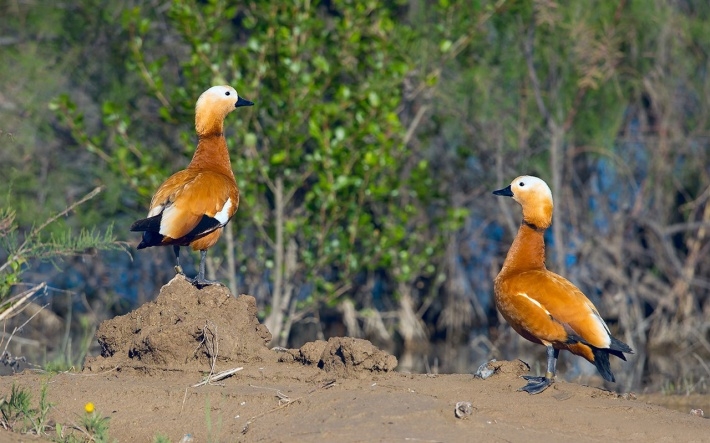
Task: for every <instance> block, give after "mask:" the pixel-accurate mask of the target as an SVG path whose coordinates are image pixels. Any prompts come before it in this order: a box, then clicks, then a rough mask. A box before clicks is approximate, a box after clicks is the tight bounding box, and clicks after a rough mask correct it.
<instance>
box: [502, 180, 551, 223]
mask: <svg viewBox="0 0 710 443" xmlns="http://www.w3.org/2000/svg"><path fill="white" fill-rule="evenodd" d="M493 194H495V195H501V196H504V197H513V200H515V201H516V202H518V203H520V206H522V207H523V220H524V221H525V222H526V223H528V224H531V225H533V226H535V227H537V228H541V229H546V228H548V227H549V226H550V225H551V224H552V210H553V203H552V191H550V187H549V186H547V183H545V181H544V180H542V179H540V178H537V177H533V176H531V175H521V176H520V177H517V178H516V179H515V180H513V181H512V182H511V183H510V185H509V186H507V187H505V188H503V189H499V190H497V191H493Z"/></svg>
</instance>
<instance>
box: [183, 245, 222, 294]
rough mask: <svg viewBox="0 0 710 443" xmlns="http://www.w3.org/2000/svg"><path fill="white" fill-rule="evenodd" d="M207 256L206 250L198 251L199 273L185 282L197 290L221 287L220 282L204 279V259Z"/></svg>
mask: <svg viewBox="0 0 710 443" xmlns="http://www.w3.org/2000/svg"><path fill="white" fill-rule="evenodd" d="M206 256H207V250H206V249H203V250H201V251H200V272H199V273H198V274H197V277H195V278H188V279H187V281H189V282H190V283H192V284H193V285H194V286H195V287H197V288H203V287H205V286H209V285H221V284H222V283H221V282H218V281H216V280H207V279H206V278H205V257H206Z"/></svg>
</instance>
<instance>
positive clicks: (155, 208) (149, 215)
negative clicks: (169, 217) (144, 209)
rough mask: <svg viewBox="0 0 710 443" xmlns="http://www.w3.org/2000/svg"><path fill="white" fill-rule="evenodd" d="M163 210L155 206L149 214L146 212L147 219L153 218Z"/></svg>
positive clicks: (161, 206) (159, 206)
mask: <svg viewBox="0 0 710 443" xmlns="http://www.w3.org/2000/svg"><path fill="white" fill-rule="evenodd" d="M163 208H165V206H163V205H157V206H156V207H154V208H153V209H151V210H150V212H148V218H150V217H155V216H156V215H158V214H160V213H161V212H163Z"/></svg>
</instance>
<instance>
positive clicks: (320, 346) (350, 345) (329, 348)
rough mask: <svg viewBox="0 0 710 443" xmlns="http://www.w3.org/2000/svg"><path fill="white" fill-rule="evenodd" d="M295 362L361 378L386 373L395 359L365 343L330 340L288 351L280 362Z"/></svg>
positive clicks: (343, 375) (354, 339)
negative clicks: (375, 373) (371, 374)
mask: <svg viewBox="0 0 710 443" xmlns="http://www.w3.org/2000/svg"><path fill="white" fill-rule="evenodd" d="M292 360H294V361H298V362H301V363H303V364H307V365H317V366H318V367H319V368H321V369H323V370H325V371H326V372H329V373H333V374H334V375H337V376H340V377H353V376H354V377H361V376H362V377H364V376H365V374H367V373H369V372H389V371H392V370H394V368H396V367H397V358H396V357H395V356H393V355H390V354H388V353H387V352H385V351H382V350H380V349H378V348H377V347H375V346H374V345H373V344H372V343H370V342H369V341H367V340H363V339H359V338H352V337H332V338H330V339H329V340H328V341H327V342H326V341H323V340H316V341H314V342H309V343H306V344H305V345H303V346H301V348H300V349H289V350H288V351H287V354H286V355H284V356H283V357H281V361H292Z"/></svg>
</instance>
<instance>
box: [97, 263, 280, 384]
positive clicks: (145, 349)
mask: <svg viewBox="0 0 710 443" xmlns="http://www.w3.org/2000/svg"><path fill="white" fill-rule="evenodd" d="M256 314H257V308H256V301H255V300H254V297H251V296H249V295H241V296H239V297H233V296H232V294H231V293H230V292H229V290H228V289H227V288H225V287H224V286H218V285H215V286H208V287H205V288H203V289H197V288H195V287H194V286H193V285H191V284H190V283H189V282H187V280H185V278H184V277H182V276H176V277H175V278H173V279H172V280H171V281H170V282H169V283H168V284H167V285H165V286H163V288H162V289H161V290H160V294H159V295H158V297H157V298H156V299H155V301H152V302H149V303H146V304H144V305H143V306H141V307H139V308H138V309H136V310H134V311H132V312H130V313H128V314H126V315H122V316H119V317H115V318H113V319H111V320H107V321H105V322H103V323H102V324H101V326H100V327H99V329H98V331H97V332H96V338H97V339H98V341H99V344H100V345H101V356H100V357H96V358H93V359H92V358H89V359H87V361H86V363H85V364H84V368H85V370H88V371H97V370H102V369H106V368H112V367H116V366H121V367H151V366H152V367H161V368H165V369H192V368H194V369H200V370H204V369H209V368H210V367H211V364H212V361H213V359H215V363H216V364H218V365H219V366H224V365H222V364H220V363H223V364H229V365H232V366H233V364H235V363H249V362H255V361H258V362H262V361H275V360H276V359H277V356H276V354H275V353H274V352H272V351H271V350H269V348H268V343H269V342H270V341H271V333H269V330H268V329H267V328H266V326H264V325H262V324H260V323H259V320H258V319H257V317H256Z"/></svg>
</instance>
